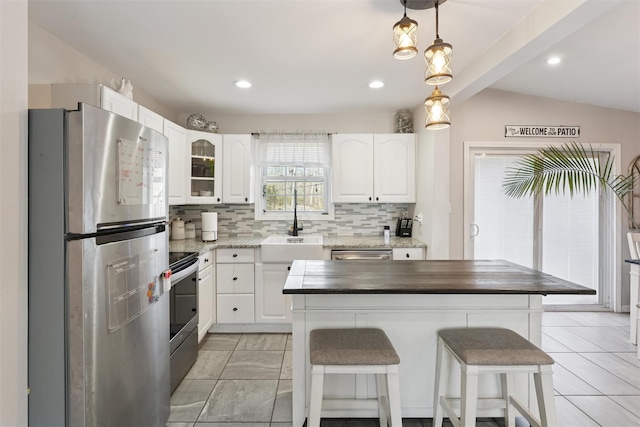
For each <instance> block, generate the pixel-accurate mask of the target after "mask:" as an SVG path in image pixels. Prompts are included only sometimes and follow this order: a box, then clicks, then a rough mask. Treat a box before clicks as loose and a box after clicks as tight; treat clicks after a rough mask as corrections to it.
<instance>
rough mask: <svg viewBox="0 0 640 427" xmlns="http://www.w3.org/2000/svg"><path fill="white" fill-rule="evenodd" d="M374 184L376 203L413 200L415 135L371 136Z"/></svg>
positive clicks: (414, 197) (414, 199) (414, 198)
mask: <svg viewBox="0 0 640 427" xmlns="http://www.w3.org/2000/svg"><path fill="white" fill-rule="evenodd" d="M373 148H374V151H373V187H374V195H375V201H376V202H383V203H415V201H416V137H415V135H414V134H412V133H411V134H409V133H390V134H375V135H373Z"/></svg>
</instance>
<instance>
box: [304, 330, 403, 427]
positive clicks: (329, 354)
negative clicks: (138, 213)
mask: <svg viewBox="0 0 640 427" xmlns="http://www.w3.org/2000/svg"><path fill="white" fill-rule="evenodd" d="M309 358H310V361H311V397H310V402H309V421H308V423H307V425H308V426H309V427H318V426H319V425H320V412H321V410H322V400H323V389H324V375H325V374H376V385H377V389H378V396H377V401H378V402H377V403H378V413H379V417H380V426H381V427H384V426H386V425H387V421H388V418H387V417H388V416H390V420H389V421H391V426H393V427H400V426H402V417H401V414H400V381H399V379H398V373H399V370H398V367H399V363H400V358H399V357H398V354H397V353H396V351H395V349H394V348H393V345H392V344H391V341H389V338H388V337H387V334H385V333H384V331H382V330H381V329H373V328H347V329H314V330H312V331H311V332H310V334H309Z"/></svg>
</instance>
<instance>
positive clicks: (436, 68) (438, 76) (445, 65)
mask: <svg viewBox="0 0 640 427" xmlns="http://www.w3.org/2000/svg"><path fill="white" fill-rule="evenodd" d="M438 3H440V0H435V7H436V39H435V40H434V41H433V44H432V45H431V46H429V47H428V48H427V49H426V50H425V51H424V60H425V61H426V62H427V71H425V74H424V81H425V83H427V84H429V85H439V84H444V83H447V82H448V81H451V79H452V78H453V70H452V69H451V55H452V54H453V47H452V46H451V45H450V44H449V43H444V42H443V41H442V39H441V38H440V35H439V33H438ZM405 7H406V2H405Z"/></svg>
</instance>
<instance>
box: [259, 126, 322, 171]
mask: <svg viewBox="0 0 640 427" xmlns="http://www.w3.org/2000/svg"><path fill="white" fill-rule="evenodd" d="M259 145H260V166H270V165H278V166H311V167H324V168H328V167H329V165H330V161H331V160H330V159H331V156H330V138H329V135H328V134H327V133H326V132H325V133H282V132H269V133H266V132H260V138H259Z"/></svg>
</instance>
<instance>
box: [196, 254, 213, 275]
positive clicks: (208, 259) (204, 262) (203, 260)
mask: <svg viewBox="0 0 640 427" xmlns="http://www.w3.org/2000/svg"><path fill="white" fill-rule="evenodd" d="M198 258H199V259H200V265H199V266H198V270H199V271H202V270H204V269H205V268H207V267H209V266H210V265H213V251H208V252H205V253H203V254H200V256H199V257H198Z"/></svg>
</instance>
